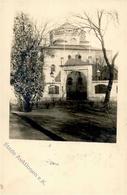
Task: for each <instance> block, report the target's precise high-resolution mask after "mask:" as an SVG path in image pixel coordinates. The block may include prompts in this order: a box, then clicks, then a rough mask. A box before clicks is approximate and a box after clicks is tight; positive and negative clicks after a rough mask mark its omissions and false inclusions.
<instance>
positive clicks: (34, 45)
mask: <svg viewBox="0 0 127 195" xmlns="http://www.w3.org/2000/svg"><path fill="white" fill-rule="evenodd" d="M46 26H47V24H45V25H44V27H43V28H42V30H39V29H38V28H37V25H36V24H34V23H33V22H32V21H31V20H30V18H29V16H28V15H27V14H25V13H23V12H21V13H18V14H17V15H16V17H15V18H14V28H13V34H14V36H13V42H12V50H11V84H12V85H13V86H14V91H15V94H16V96H17V97H18V100H20V103H22V105H23V110H24V111H30V110H31V109H32V105H33V104H34V103H36V102H37V101H38V100H39V99H40V98H41V97H42V92H43V88H44V75H43V54H42V52H40V46H41V43H42V40H43V37H44V32H45V30H46Z"/></svg>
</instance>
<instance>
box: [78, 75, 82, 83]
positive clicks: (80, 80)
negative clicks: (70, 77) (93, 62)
mask: <svg viewBox="0 0 127 195" xmlns="http://www.w3.org/2000/svg"><path fill="white" fill-rule="evenodd" d="M82 83H83V82H82V77H79V78H78V84H79V85H82Z"/></svg>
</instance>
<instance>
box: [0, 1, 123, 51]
mask: <svg viewBox="0 0 127 195" xmlns="http://www.w3.org/2000/svg"><path fill="white" fill-rule="evenodd" d="M123 2H124V0H103V1H100V0H89V1H88V0H78V1H77V0H10V1H9V0H1V4H3V5H4V6H3V7H5V8H6V11H5V14H6V15H8V11H9V12H11V13H12V19H11V21H12V23H13V18H14V15H15V14H16V12H18V11H24V12H25V13H28V14H29V15H30V17H31V18H32V19H33V20H34V21H35V22H37V23H38V24H39V25H43V24H44V23H45V22H48V23H49V24H53V26H55V25H56V26H58V25H60V24H63V23H64V22H67V21H70V18H71V17H72V15H75V14H81V13H82V12H83V11H84V10H85V11H88V12H90V13H93V12H94V11H95V10H96V9H107V10H109V11H112V10H116V11H118V14H119V15H120V16H121V17H122V12H121V8H122V7H123ZM7 7H8V11H7ZM9 14H10V13H9ZM6 17H7V16H6ZM120 36H122V35H121V30H120V26H117V27H115V26H114V25H110V27H109V28H108V30H107V33H106V36H105V42H106V47H107V49H111V50H112V51H113V52H117V51H119V46H120V44H121V39H120ZM88 39H89V41H90V42H91V45H92V46H93V47H100V45H99V42H98V40H97V39H96V38H95V36H90V37H88Z"/></svg>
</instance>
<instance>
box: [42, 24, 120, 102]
mask: <svg viewBox="0 0 127 195" xmlns="http://www.w3.org/2000/svg"><path fill="white" fill-rule="evenodd" d="M42 51H43V55H44V69H43V70H44V75H45V88H44V94H43V100H52V99H57V100H58V99H61V100H86V99H87V100H103V99H104V96H105V90H106V86H107V84H108V71H107V66H106V65H105V61H104V59H103V53H102V50H101V49H97V48H93V47H92V46H90V44H89V42H88V41H87V37H86V32H84V31H83V30H80V29H77V28H76V27H75V26H73V25H71V24H69V23H64V24H63V25H62V26H60V27H59V28H56V29H54V30H52V31H51V32H50V34H49V44H48V46H45V47H43V48H42ZM107 54H108V57H109V59H110V58H111V54H112V53H111V51H107ZM114 79H115V80H114V82H113V87H112V91H111V100H116V99H117V92H118V83H117V69H115V71H114Z"/></svg>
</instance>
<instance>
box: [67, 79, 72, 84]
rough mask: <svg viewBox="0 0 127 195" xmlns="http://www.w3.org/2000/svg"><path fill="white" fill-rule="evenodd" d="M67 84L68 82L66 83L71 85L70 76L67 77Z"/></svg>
mask: <svg viewBox="0 0 127 195" xmlns="http://www.w3.org/2000/svg"><path fill="white" fill-rule="evenodd" d="M67 84H68V85H72V78H71V77H69V78H68V79H67Z"/></svg>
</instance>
